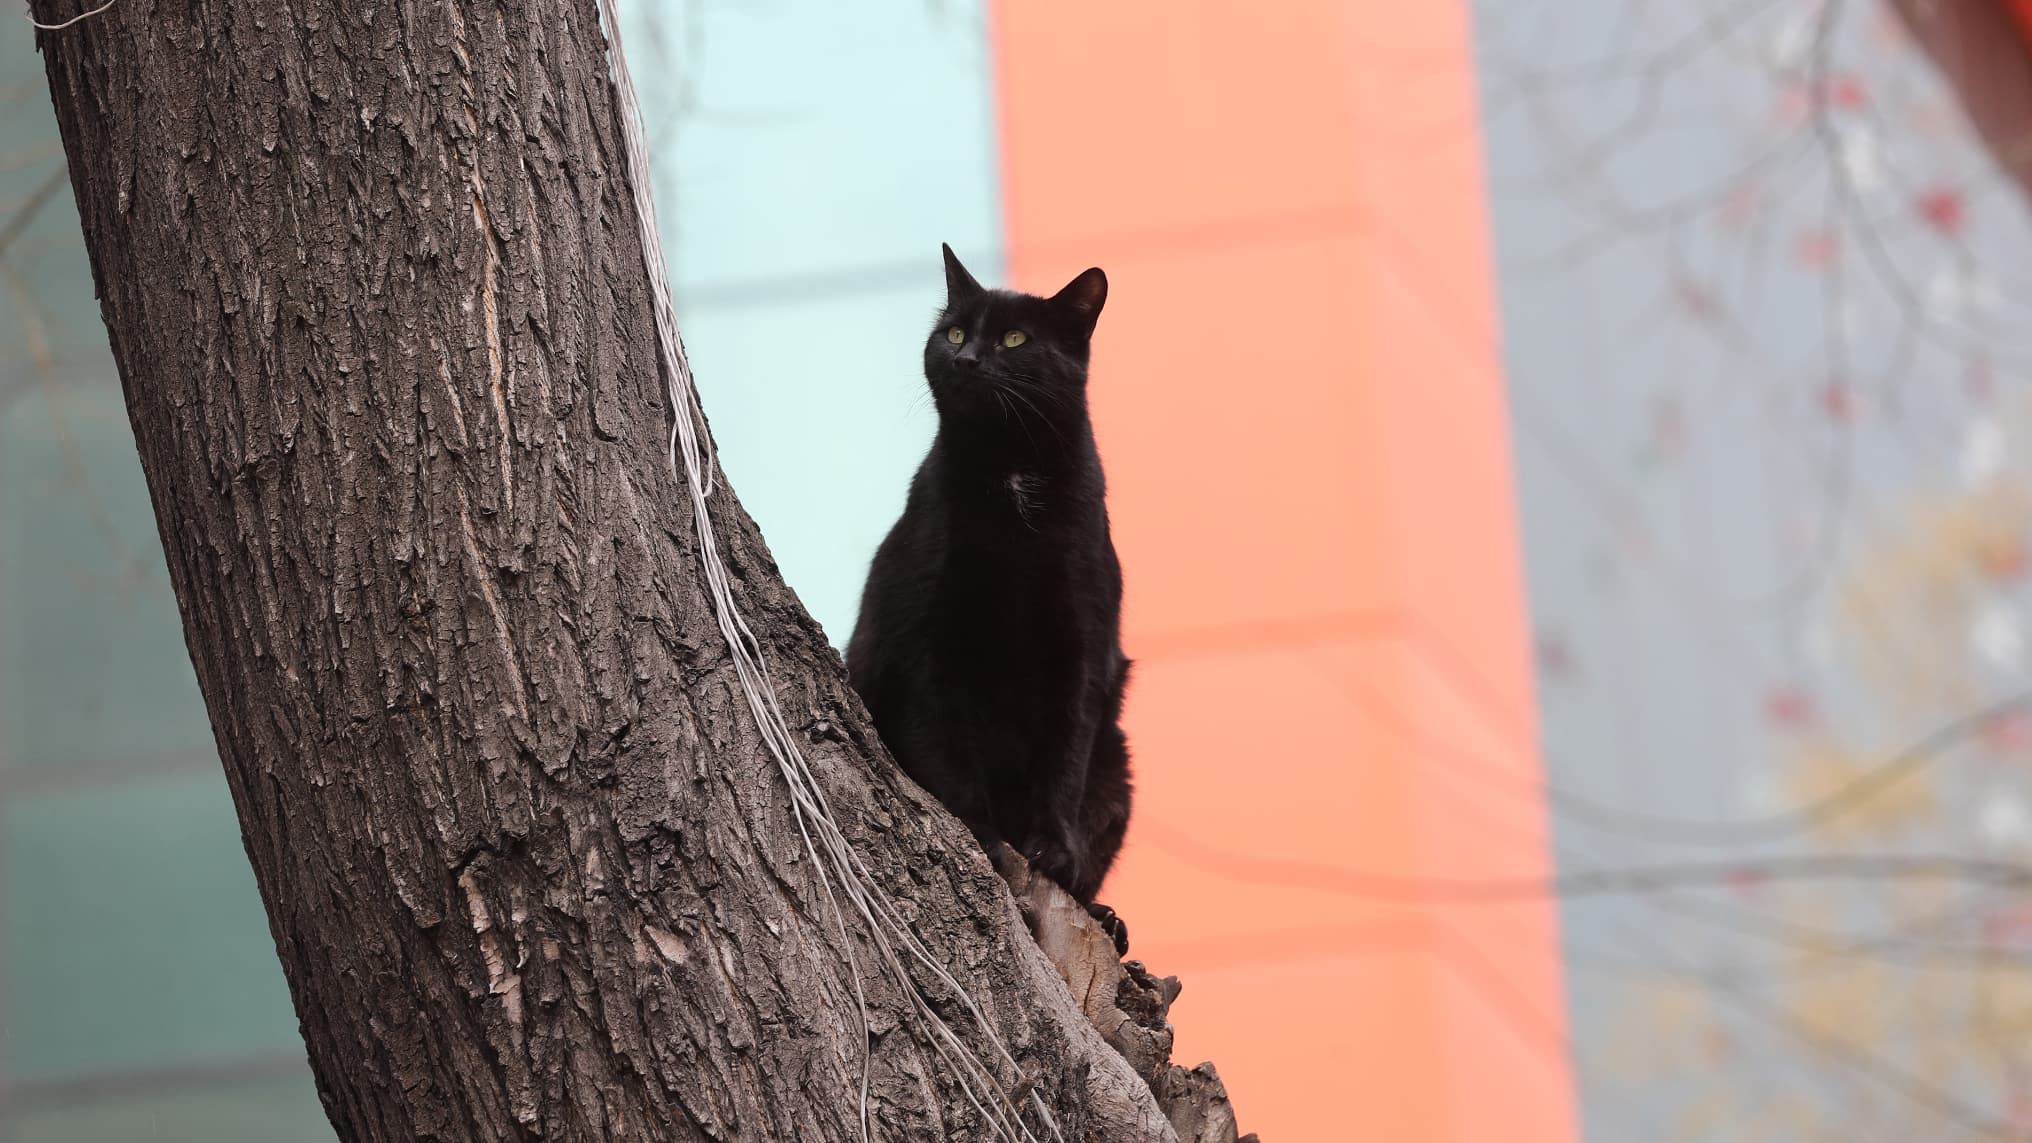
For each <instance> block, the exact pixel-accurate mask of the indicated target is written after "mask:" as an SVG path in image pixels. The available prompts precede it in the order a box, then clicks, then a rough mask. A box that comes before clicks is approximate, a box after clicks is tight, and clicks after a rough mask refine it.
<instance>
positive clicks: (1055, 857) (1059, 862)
mask: <svg viewBox="0 0 2032 1143" xmlns="http://www.w3.org/2000/svg"><path fill="white" fill-rule="evenodd" d="M1080 864H1081V863H1080V857H1079V854H1078V853H1076V852H1074V850H1073V849H1072V847H1071V846H1068V845H1065V844H1064V843H1062V842H1056V841H1047V842H1040V843H1038V844H1037V845H1036V846H1034V847H1033V848H1032V849H1031V851H1030V868H1032V869H1034V870H1036V871H1037V872H1038V873H1040V874H1043V875H1044V876H1045V877H1048V878H1050V879H1051V880H1053V881H1055V882H1057V883H1058V887H1059V888H1061V889H1064V890H1065V891H1066V892H1068V893H1070V892H1072V887H1073V886H1074V885H1077V884H1079V875H1080Z"/></svg>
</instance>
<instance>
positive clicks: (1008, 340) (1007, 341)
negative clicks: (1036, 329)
mask: <svg viewBox="0 0 2032 1143" xmlns="http://www.w3.org/2000/svg"><path fill="white" fill-rule="evenodd" d="M1029 340H1030V335H1029V334H1027V333H1024V332H1023V331H1022V330H1020V329H1012V330H1010V331H1009V332H1008V333H1005V334H1003V335H1002V348H1004V349H1014V348H1016V347H1017V346H1019V345H1022V344H1023V343H1024V342H1026V341H1029Z"/></svg>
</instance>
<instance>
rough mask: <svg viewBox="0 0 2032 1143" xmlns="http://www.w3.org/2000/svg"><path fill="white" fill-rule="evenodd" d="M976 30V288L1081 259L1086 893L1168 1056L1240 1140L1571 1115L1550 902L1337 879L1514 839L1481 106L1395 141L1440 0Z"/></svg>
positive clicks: (1527, 799) (1501, 393)
mask: <svg viewBox="0 0 2032 1143" xmlns="http://www.w3.org/2000/svg"><path fill="white" fill-rule="evenodd" d="M993 26H994V29H995V35H994V41H995V51H996V56H997V60H996V62H997V65H998V67H997V76H998V79H999V84H1000V96H1001V113H1002V172H1003V202H1004V210H1005V225H1006V226H1007V232H1008V236H1009V242H1008V251H1009V267H1010V277H1011V279H1012V282H1013V283H1014V284H1015V285H1016V286H1018V287H1019V288H1023V289H1028V290H1043V291H1050V290H1056V289H1057V288H1058V287H1060V286H1062V285H1063V284H1064V283H1065V282H1066V281H1067V280H1069V279H1070V278H1071V277H1072V276H1073V275H1074V274H1076V273H1078V272H1079V271H1080V270H1082V269H1084V268H1085V267H1087V266H1090V265H1100V266H1102V267H1103V268H1105V269H1106V270H1107V273H1108V279H1109V292H1108V306H1107V313H1106V316H1104V317H1103V318H1102V319H1101V325H1100V332H1099V334H1098V335H1097V337H1096V340H1095V344H1094V382H1093V386H1092V400H1093V406H1094V423H1095V431H1096V433H1097V434H1098V436H1099V438H1100V444H1101V451H1102V455H1104V456H1105V457H1106V458H1107V464H1108V482H1109V512H1110V516H1111V517H1112V519H1113V525H1114V530H1115V541H1116V545H1117V547H1118V548H1119V549H1120V551H1121V555H1122V563H1123V572H1124V575H1125V576H1126V578H1127V581H1128V582H1127V591H1126V598H1125V613H1124V617H1123V622H1124V632H1123V636H1124V644H1125V648H1126V650H1127V651H1128V654H1129V656H1130V657H1131V658H1132V659H1134V660H1135V661H1136V673H1135V676H1134V679H1133V681H1132V682H1131V684H1130V691H1129V702H1128V711H1127V715H1126V720H1125V721H1126V725H1127V729H1128V732H1129V741H1130V743H1131V747H1130V748H1131V750H1132V751H1133V753H1134V757H1135V760H1136V761H1135V765H1136V796H1137V806H1136V817H1135V819H1134V820H1133V821H1132V822H1131V824H1130V829H1129V838H1128V843H1127V846H1126V847H1125V849H1124V852H1123V857H1122V863H1121V865H1120V866H1118V867H1117V871H1116V873H1115V875H1114V876H1113V877H1111V878H1110V880H1109V883H1108V885H1107V887H1106V888H1105V889H1104V890H1103V894H1102V895H1103V899H1105V900H1106V901H1108V902H1109V903H1110V904H1111V905H1114V906H1115V907H1116V908H1118V909H1119V910H1121V912H1122V915H1123V916H1124V918H1125V919H1126V920H1127V921H1128V923H1129V927H1130V928H1131V929H1132V930H1133V931H1134V933H1135V953H1136V955H1137V956H1139V957H1141V958H1143V959H1144V960H1145V961H1146V962H1147V963H1148V964H1149V965H1150V966H1151V967H1152V968H1153V969H1155V970H1156V971H1159V972H1164V973H1174V972H1175V973H1177V974H1179V975H1180V977H1182V978H1183V980H1184V983H1185V991H1184V994H1183V995H1182V996H1181V997H1180V999H1179V1002H1178V1006H1177V1007H1176V1008H1175V1009H1173V1012H1172V1018H1173V1020H1174V1021H1175V1023H1176V1026H1177V1036H1178V1039H1177V1046H1176V1048H1175V1049H1174V1051H1173V1053H1172V1054H1173V1058H1174V1059H1176V1060H1178V1061H1179V1062H1181V1063H1184V1064H1186V1065H1188V1066H1189V1065H1192V1064H1195V1063H1197V1062H1199V1061H1200V1060H1204V1059H1211V1060H1213V1061H1214V1063H1215V1064H1216V1065H1217V1066H1218V1067H1219V1069H1220V1072H1221V1075H1222V1077H1223V1078H1224V1079H1225V1080H1226V1082H1227V1084H1228V1088H1229V1091H1230V1092H1231V1093H1232V1094H1233V1096H1234V1100H1235V1107H1236V1112H1237V1115H1238V1117H1239V1119H1240V1121H1241V1125H1242V1127H1243V1129H1244V1130H1250V1131H1259V1132H1261V1133H1262V1136H1263V1138H1265V1139H1268V1140H1272V1141H1273V1143H1281V1141H1285V1140H1291V1141H1297V1140H1333V1141H1338V1140H1350V1139H1376V1140H1391V1141H1393V1143H1394V1141H1399V1140H1401V1141H1403V1143H1483V1141H1486V1140H1502V1141H1503V1143H1572V1141H1573V1140H1575V1139H1576V1138H1578V1126H1577V1124H1576V1122H1575V1107H1574V1093H1573V1088H1572V1077H1571V1074H1570V1061H1569V1058H1568V1045H1567V1043H1566V1030H1565V1025H1566V1005H1565V997H1564V995H1563V987H1562V982H1561V977H1560V972H1561V966H1560V959H1559V950H1558V943H1557V906H1556V904H1555V903H1554V902H1553V901H1552V900H1550V899H1548V898H1546V897H1538V896H1534V897H1531V898H1528V899H1521V900H1518V901H1514V902H1510V901H1505V902H1502V903H1494V902H1487V901H1483V902H1475V903H1466V904H1463V903H1462V902H1460V901H1458V900H1451V901H1450V900H1446V899H1444V898H1441V899H1435V900H1430V901H1416V902H1405V901H1402V900H1397V901H1392V900H1377V899H1375V898H1374V896H1373V895H1365V894H1363V893H1362V892H1359V891H1351V890H1350V888H1349V884H1348V883H1349V881H1350V878H1351V877H1352V878H1353V879H1354V880H1355V881H1359V880H1360V878H1359V877H1358V876H1355V875H1356V874H1359V873H1360V872H1361V871H1379V872H1382V873H1383V874H1384V875H1386V876H1393V877H1411V878H1437V879H1446V878H1487V877H1500V878H1503V879H1506V880H1518V879H1529V880H1540V879H1543V878H1546V877H1547V876H1549V874H1550V872H1551V865H1552V862H1551V850H1550V839H1549V837H1548V825H1547V821H1546V808H1545V804H1544V800H1543V797H1542V796H1541V794H1542V784H1543V781H1544V776H1543V770H1542V768H1541V766H1540V763H1539V758H1538V753H1537V702H1536V697H1535V695H1534V692H1533V679H1532V662H1531V644H1530V640H1529V632H1528V623H1527V617H1526V613H1525V605H1524V596H1523V568H1522V560H1523V553H1522V550H1521V546H1520V543H1519V537H1518V525H1517V519H1516V509H1515V504H1516V499H1517V497H1516V489H1515V487H1514V478H1513V473H1512V469H1511V460H1510V440H1509V417H1508V413H1507V410H1506V408H1505V401H1506V395H1505V389H1504V378H1503V372H1502V363H1501V360H1500V357H1499V354H1498V337H1497V321H1496V307H1495V296H1494V292H1495V284H1494V281H1493V272H1492V258H1491V251H1490V237H1489V233H1488V204H1487V202H1486V201H1485V200H1486V180H1485V177H1484V174H1483V170H1482V162H1481V153H1480V138H1479V134H1478V132H1477V131H1475V130H1474V129H1472V128H1471V127H1470V128H1467V129H1462V130H1453V129H1450V130H1449V131H1448V132H1446V133H1445V134H1444V136H1443V137H1435V138H1434V139H1432V140H1431V141H1430V143H1429V144H1423V145H1421V146H1419V147H1417V148H1406V147H1404V146H1403V145H1402V143H1401V140H1402V139H1404V138H1405V137H1406V134H1407V132H1409V131H1413V130H1420V129H1426V128H1425V126H1424V125H1429V124H1432V123H1449V124H1454V123H1458V124H1473V123H1475V122H1476V120H1477V106H1476V99H1475V90H1474V84H1473V82H1472V77H1473V75H1474V57H1473V51H1472V44H1471V38H1470V29H1469V22H1468V5H1467V4H1466V3H1465V2H1464V0H1421V2H1419V3H1413V4H1348V3H1344V2H1342V0H1279V3H1277V4H1274V5H1244V4H1225V5H1223V4H1213V5H1186V6H1182V7H1181V6H1179V5H1175V4H1168V3H1163V2H1160V0H1108V2H1106V3H1093V2H1091V0H1001V2H999V3H997V4H996V5H995V7H994V25H993ZM1406 59H1415V60H1418V61H1420V64H1419V66H1418V67H1416V68H1405V67H1403V66H1401V65H1400V64H1398V63H1397V62H1396V61H1401V60H1406ZM1067 77H1078V78H1077V80H1076V81H1068V78H1067ZM1428 133H1429V129H1428ZM1323 338H1325V339H1330V341H1331V344H1332V346H1333V350H1332V352H1330V353H1329V352H1323V347H1324V345H1325V341H1323ZM1406 378H1416V383H1415V384H1407V383H1405V379H1406ZM1436 442H1439V443H1436ZM1351 694H1360V695H1364V696H1367V701H1356V700H1354V699H1353V698H1351V697H1350V696H1351ZM1406 725H1409V726H1412V727H1416V728H1418V729H1419V731H1420V732H1421V734H1422V735H1427V736H1431V737H1434V738H1437V739H1439V740H1441V741H1443V742H1445V743H1447V744H1449V745H1450V746H1452V747H1453V748H1455V749H1457V750H1460V751H1461V752H1462V753H1463V754H1465V755H1466V756H1469V757H1473V758H1476V759H1477V760H1478V761H1477V763H1476V764H1477V765H1479V766H1483V767H1486V768H1487V770H1488V771H1490V773H1484V774H1478V775H1475V776H1473V777H1471V778H1470V779H1469V780H1468V781H1467V782H1466V783H1465V784H1464V783H1463V782H1462V781H1460V777H1461V776H1460V775H1459V774H1457V773H1451V772H1450V767H1448V766H1436V765H1433V764H1432V762H1431V748H1430V745H1429V743H1427V742H1426V741H1423V740H1422V739H1421V738H1416V737H1412V736H1408V735H1406V734H1405V732H1404V729H1403V728H1404V726H1406ZM1498 775H1500V780H1499V781H1498V780H1482V779H1488V778H1494V777H1496V776H1498ZM1464 785H1465V787H1466V788H1463V787H1464ZM1351 1115H1352V1116H1353V1117H1354V1118H1353V1121H1350V1116H1351Z"/></svg>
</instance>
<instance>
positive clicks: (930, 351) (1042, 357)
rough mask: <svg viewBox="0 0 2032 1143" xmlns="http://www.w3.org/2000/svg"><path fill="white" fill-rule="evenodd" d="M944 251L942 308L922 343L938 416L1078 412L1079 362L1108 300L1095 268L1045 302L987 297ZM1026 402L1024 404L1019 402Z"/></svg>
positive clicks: (1083, 368)
mask: <svg viewBox="0 0 2032 1143" xmlns="http://www.w3.org/2000/svg"><path fill="white" fill-rule="evenodd" d="M941 249H943V250H944V251H945V294H946V297H945V309H944V310H943V311H941V312H940V313H939V317H938V321H937V323H936V324H935V325H933V326H932V330H931V336H930V337H928V338H926V339H925V343H924V376H925V380H927V381H929V382H930V383H931V393H932V399H933V400H934V401H936V402H937V404H938V410H939V416H940V417H942V418H944V417H953V416H965V417H972V416H979V415H999V416H1013V415H1017V414H1018V413H1020V412H1024V411H1028V412H1032V413H1037V414H1040V415H1047V416H1055V415H1056V414H1057V413H1059V412H1070V411H1071V410H1073V409H1077V410H1079V411H1080V413H1081V414H1082V415H1083V414H1084V411H1085V408H1086V383H1087V357H1088V353H1089V348H1090V346H1091V345H1092V342H1093V336H1094V323H1095V322H1097V321H1099V320H1100V317H1101V305H1102V303H1103V302H1105V301H1107V298H1108V276H1107V275H1106V274H1103V273H1101V272H1100V270H1098V269H1093V270H1088V271H1086V272H1085V273H1083V274H1081V275H1080V276H1079V277H1077V278H1074V279H1073V280H1072V282H1071V283H1070V284H1068V285H1067V286H1066V287H1065V288H1064V289H1062V290H1060V291H1059V292H1057V293H1056V294H1053V295H1052V296H1050V297H1048V298H1040V297H1037V296H1036V295H1034V294H1019V293H1016V292H1014V291H1011V290H990V289H986V288H984V287H983V286H982V285H981V284H980V283H979V282H977V281H975V280H974V276H973V275H972V274H969V273H967V268H966V267H965V266H962V265H960V260H959V258H958V257H956V256H955V255H954V254H953V252H952V247H950V246H944V247H941ZM1026 402H1027V403H1026Z"/></svg>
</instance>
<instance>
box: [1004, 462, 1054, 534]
mask: <svg viewBox="0 0 2032 1143" xmlns="http://www.w3.org/2000/svg"><path fill="white" fill-rule="evenodd" d="M1002 483H1003V484H1004V485H1005V486H1006V487H1007V488H1008V489H1009V499H1010V500H1011V501H1013V502H1014V503H1015V505H1016V514H1017V515H1018V516H1021V517H1022V518H1023V522H1024V523H1026V524H1027V523H1029V522H1030V517H1031V516H1032V515H1033V514H1034V513H1035V512H1036V511H1037V509H1038V496H1039V494H1040V493H1042V492H1043V491H1044V478H1043V477H1041V476H1035V475H1032V474H1031V473H1028V472H1012V473H1010V474H1009V478H1008V479H1007V480H1005V481H1003V482H1002Z"/></svg>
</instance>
